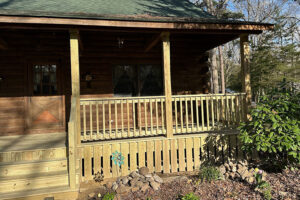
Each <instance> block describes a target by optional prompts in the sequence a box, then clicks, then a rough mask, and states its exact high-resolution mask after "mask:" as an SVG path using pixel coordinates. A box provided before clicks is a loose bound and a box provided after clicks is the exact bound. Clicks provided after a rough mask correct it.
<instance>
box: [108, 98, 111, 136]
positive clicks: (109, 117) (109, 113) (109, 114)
mask: <svg viewBox="0 0 300 200" xmlns="http://www.w3.org/2000/svg"><path fill="white" fill-rule="evenodd" d="M110 105H111V104H110V101H108V120H109V121H108V122H109V138H112V135H111V106H110Z"/></svg>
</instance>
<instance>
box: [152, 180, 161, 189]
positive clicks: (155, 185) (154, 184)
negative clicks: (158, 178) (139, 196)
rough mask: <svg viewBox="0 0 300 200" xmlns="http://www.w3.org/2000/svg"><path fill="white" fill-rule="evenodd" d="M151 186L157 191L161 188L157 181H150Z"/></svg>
mask: <svg viewBox="0 0 300 200" xmlns="http://www.w3.org/2000/svg"><path fill="white" fill-rule="evenodd" d="M150 186H151V187H152V188H153V190H154V191H157V190H158V189H159V188H160V184H159V183H157V182H155V181H152V182H150Z"/></svg>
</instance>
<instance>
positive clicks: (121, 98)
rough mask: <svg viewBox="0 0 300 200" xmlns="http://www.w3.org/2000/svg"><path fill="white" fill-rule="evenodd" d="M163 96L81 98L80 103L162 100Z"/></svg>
mask: <svg viewBox="0 0 300 200" xmlns="http://www.w3.org/2000/svg"><path fill="white" fill-rule="evenodd" d="M162 98H165V96H144V97H111V98H107V97H105V98H81V99H80V101H81V102H83V101H115V100H138V99H162Z"/></svg>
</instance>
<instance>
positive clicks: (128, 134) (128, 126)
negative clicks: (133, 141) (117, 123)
mask: <svg viewBox="0 0 300 200" xmlns="http://www.w3.org/2000/svg"><path fill="white" fill-rule="evenodd" d="M126 110H127V128H128V129H127V137H130V119H129V100H128V99H127V100H126Z"/></svg>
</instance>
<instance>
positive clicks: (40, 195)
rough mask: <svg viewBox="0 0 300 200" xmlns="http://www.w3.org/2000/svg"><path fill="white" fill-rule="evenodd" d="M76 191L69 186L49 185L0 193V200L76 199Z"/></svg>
mask: <svg viewBox="0 0 300 200" xmlns="http://www.w3.org/2000/svg"><path fill="white" fill-rule="evenodd" d="M77 196H78V191H71V190H70V187H69V186H60V187H51V188H50V187H49V188H42V189H35V190H26V191H17V192H8V193H0V200H8V199H13V200H41V199H45V198H46V197H54V199H55V200H74V199H77Z"/></svg>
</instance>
